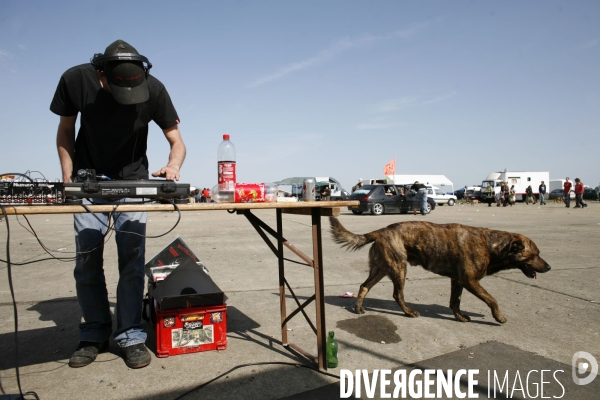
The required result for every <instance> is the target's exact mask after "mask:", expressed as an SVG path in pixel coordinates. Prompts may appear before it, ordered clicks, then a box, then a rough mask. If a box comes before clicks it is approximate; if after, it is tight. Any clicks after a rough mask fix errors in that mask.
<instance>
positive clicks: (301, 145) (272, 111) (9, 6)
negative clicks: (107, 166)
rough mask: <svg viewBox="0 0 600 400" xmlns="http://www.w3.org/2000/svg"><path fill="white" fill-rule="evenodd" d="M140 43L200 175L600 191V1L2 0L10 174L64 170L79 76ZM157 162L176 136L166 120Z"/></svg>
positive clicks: (156, 143)
mask: <svg viewBox="0 0 600 400" xmlns="http://www.w3.org/2000/svg"><path fill="white" fill-rule="evenodd" d="M116 39H123V40H125V41H127V42H129V43H131V44H132V45H133V46H135V47H136V48H137V49H138V51H139V52H140V53H141V54H143V55H145V56H146V57H148V58H149V59H150V61H151V62H152V64H153V68H152V71H151V72H152V74H153V75H154V76H156V77H157V78H158V79H160V80H161V81H162V82H163V83H164V84H165V85H166V87H167V89H168V91H169V93H170V95H171V97H172V99H173V102H174V104H175V107H176V109H177V111H178V114H179V117H180V119H181V125H180V129H181V132H182V135H183V138H184V140H185V143H186V145H187V149H188V156H187V159H186V161H185V163H184V166H183V170H182V178H181V180H182V181H183V182H189V183H191V184H193V185H196V186H199V187H205V186H206V187H212V186H213V185H214V184H215V183H216V179H217V168H216V153H217V146H218V145H219V143H220V141H221V140H222V139H221V138H222V135H223V133H229V134H231V138H232V141H233V143H234V144H235V146H236V149H237V162H238V181H240V182H264V181H266V182H270V181H277V180H280V179H283V178H287V177H292V176H333V177H335V178H337V179H338V180H340V181H341V183H342V185H343V186H344V187H345V188H346V189H349V188H350V187H351V186H352V185H353V184H355V183H356V181H357V180H358V178H363V179H369V178H381V177H382V176H383V167H384V165H385V164H386V163H388V162H389V161H390V160H392V159H393V158H396V173H397V174H443V175H446V176H447V177H448V178H449V179H450V180H452V181H453V182H454V184H455V188H459V187H461V186H464V185H472V184H476V183H480V182H481V180H482V179H484V178H485V177H486V176H487V174H488V173H490V172H494V171H500V170H504V169H505V168H507V169H509V170H515V171H550V177H551V179H555V178H564V177H565V176H569V177H571V178H574V177H576V176H577V177H579V178H581V179H582V180H583V182H584V183H586V184H588V185H590V186H596V185H598V182H599V181H600V173H599V168H598V164H599V155H598V154H599V149H600V112H599V110H600V2H598V1H597V0H592V1H535V0H533V1H526V2H522V1H502V2H492V1H419V2H416V1H353V0H346V1H292V0H290V1H171V2H166V1H161V2H156V1H143V2H142V1H119V2H115V1H110V0H108V1H103V2H87V1H55V2H49V1H27V2H24V1H9V0H3V1H0V83H1V88H2V89H1V91H0V129H1V131H2V142H3V146H2V147H3V152H2V157H1V159H0V173H5V172H21V173H23V172H25V171H28V170H29V171H41V172H42V173H43V174H44V175H45V176H46V177H47V178H49V179H55V178H59V177H60V176H61V175H60V167H59V163H58V156H57V153H56V146H55V137H56V128H57V124H58V117H57V116H56V115H54V114H52V113H51V112H50V111H49V105H50V101H51V99H52V96H53V94H54V90H55V89H56V85H57V83H58V80H59V78H60V76H61V74H62V73H63V72H64V71H65V70H66V69H68V68H69V67H71V66H74V65H77V64H82V63H86V62H89V59H90V57H91V56H92V55H93V54H94V53H98V52H102V51H104V48H105V47H106V46H107V45H108V44H109V43H111V42H113V41H114V40H116ZM150 136H151V138H150V140H149V152H148V155H149V158H150V169H151V171H155V170H157V169H159V168H160V167H161V166H163V165H164V164H166V161H167V156H168V144H167V142H166V140H165V139H164V136H163V135H162V132H161V131H160V129H158V127H157V126H156V125H154V124H153V125H152V126H151V129H150Z"/></svg>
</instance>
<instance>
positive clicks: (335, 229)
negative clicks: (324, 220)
mask: <svg viewBox="0 0 600 400" xmlns="http://www.w3.org/2000/svg"><path fill="white" fill-rule="evenodd" d="M329 223H330V224H331V234H332V235H333V240H334V241H335V242H336V243H339V244H341V245H342V247H347V248H348V249H350V250H358V249H360V248H361V247H363V246H365V245H367V244H369V243H371V242H373V241H375V238H372V237H370V235H369V234H366V235H357V234H355V233H352V232H350V231H349V230H347V229H346V228H344V226H343V225H342V223H341V222H340V221H339V220H338V219H337V218H336V217H329Z"/></svg>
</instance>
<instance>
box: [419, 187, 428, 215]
mask: <svg viewBox="0 0 600 400" xmlns="http://www.w3.org/2000/svg"><path fill="white" fill-rule="evenodd" d="M419 196H420V197H421V214H423V215H425V214H427V189H419Z"/></svg>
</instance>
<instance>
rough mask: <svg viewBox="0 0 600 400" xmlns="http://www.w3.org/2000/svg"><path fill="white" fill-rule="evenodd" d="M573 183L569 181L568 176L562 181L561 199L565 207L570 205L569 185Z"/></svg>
mask: <svg viewBox="0 0 600 400" xmlns="http://www.w3.org/2000/svg"><path fill="white" fill-rule="evenodd" d="M572 186H573V185H572V184H571V182H570V181H569V177H568V176H567V177H566V178H565V183H563V200H564V201H565V207H567V208H569V207H571V187H572Z"/></svg>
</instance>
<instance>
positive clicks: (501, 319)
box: [494, 313, 506, 324]
mask: <svg viewBox="0 0 600 400" xmlns="http://www.w3.org/2000/svg"><path fill="white" fill-rule="evenodd" d="M494 319H495V320H496V321H498V322H500V323H501V324H503V323H505V322H506V317H505V316H504V315H502V314H501V313H498V314H496V315H494Z"/></svg>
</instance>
